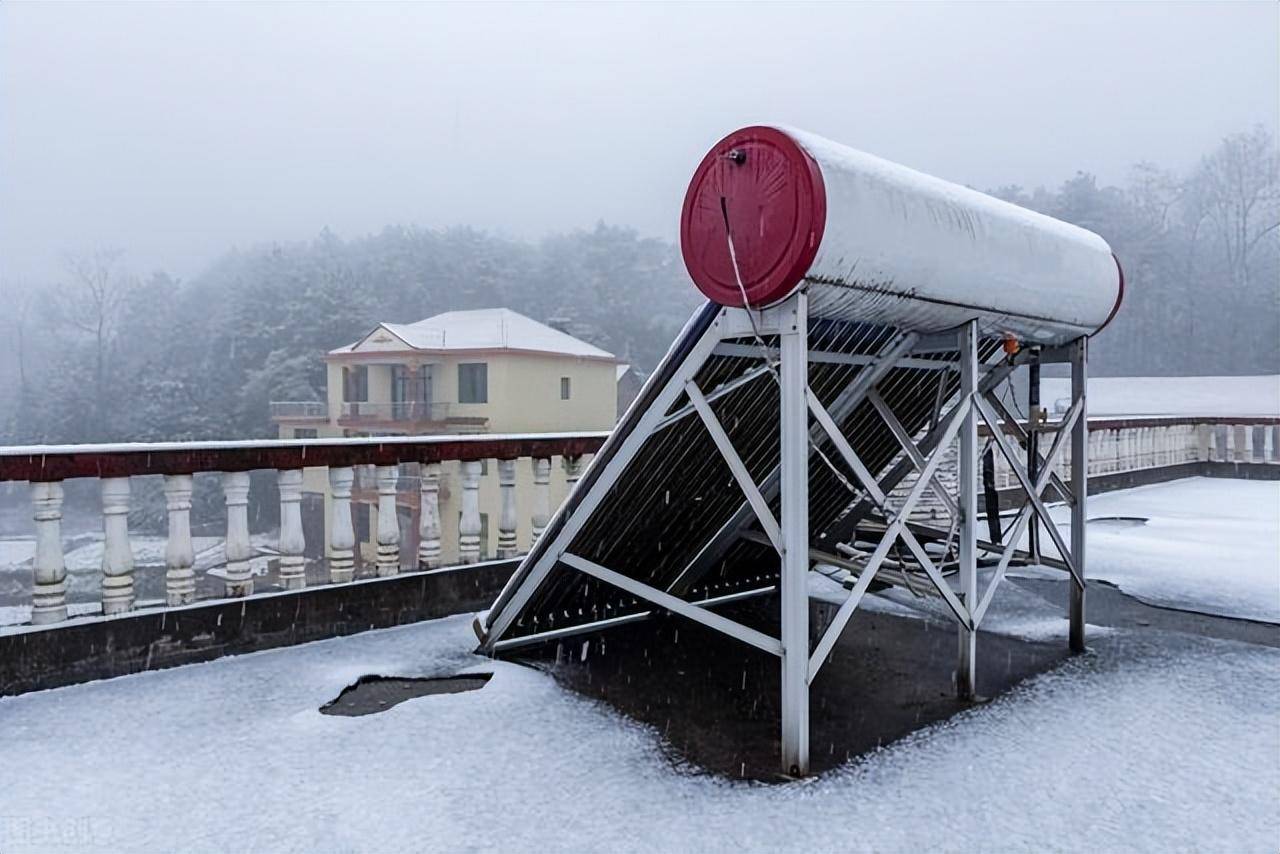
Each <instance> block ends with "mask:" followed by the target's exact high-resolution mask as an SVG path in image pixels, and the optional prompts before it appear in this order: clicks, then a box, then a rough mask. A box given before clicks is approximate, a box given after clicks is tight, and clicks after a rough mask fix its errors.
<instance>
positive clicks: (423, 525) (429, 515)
mask: <svg viewBox="0 0 1280 854" xmlns="http://www.w3.org/2000/svg"><path fill="white" fill-rule="evenodd" d="M419 471H420V474H419V484H418V491H419V502H418V504H419V506H418V566H420V567H423V568H424V569H435V568H436V567H438V566H439V565H440V464H439V463H422V465H421V467H420V469H419Z"/></svg>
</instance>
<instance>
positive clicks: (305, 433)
mask: <svg viewBox="0 0 1280 854" xmlns="http://www.w3.org/2000/svg"><path fill="white" fill-rule="evenodd" d="M293 438H295V439H318V438H320V431H319V430H317V429H316V428H314V427H294V428H293Z"/></svg>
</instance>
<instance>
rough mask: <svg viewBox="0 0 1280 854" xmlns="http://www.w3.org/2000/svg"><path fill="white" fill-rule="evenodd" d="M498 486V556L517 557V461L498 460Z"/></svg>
mask: <svg viewBox="0 0 1280 854" xmlns="http://www.w3.org/2000/svg"><path fill="white" fill-rule="evenodd" d="M498 488H499V490H500V491H501V493H502V495H501V499H502V510H501V512H500V513H499V515H498V557H499V558H511V557H515V556H516V554H517V552H518V548H517V546H516V461H515V460H498Z"/></svg>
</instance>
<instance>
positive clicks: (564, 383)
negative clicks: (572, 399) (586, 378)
mask: <svg viewBox="0 0 1280 854" xmlns="http://www.w3.org/2000/svg"><path fill="white" fill-rule="evenodd" d="M560 399H561V400H568V399H569V378H568V377H561V378H560Z"/></svg>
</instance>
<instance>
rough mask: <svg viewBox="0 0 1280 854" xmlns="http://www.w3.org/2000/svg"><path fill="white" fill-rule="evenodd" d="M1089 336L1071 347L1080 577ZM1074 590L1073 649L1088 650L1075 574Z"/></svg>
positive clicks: (1075, 543) (1074, 553)
mask: <svg viewBox="0 0 1280 854" xmlns="http://www.w3.org/2000/svg"><path fill="white" fill-rule="evenodd" d="M1088 384H1089V339H1088V338H1083V337H1082V338H1080V339H1078V340H1077V341H1076V342H1075V343H1074V344H1073V345H1072V347H1071V397H1072V403H1075V402H1076V401H1079V403H1080V414H1079V416H1078V417H1077V418H1076V423H1075V425H1074V426H1073V427H1072V428H1071V492H1072V494H1073V495H1074V497H1075V504H1074V505H1073V506H1072V508H1071V558H1072V560H1073V561H1074V563H1075V565H1076V569H1077V572H1078V574H1079V578H1080V581H1083V580H1084V579H1085V578H1086V577H1087V576H1086V571H1085V564H1086V561H1085V540H1086V537H1087V531H1086V524H1087V522H1088V513H1087V512H1086V505H1087V504H1088V503H1089V502H1088V499H1089V408H1088V405H1087V397H1086V392H1087V387H1088ZM1067 587H1068V588H1069V589H1070V591H1071V593H1070V595H1071V632H1070V634H1071V651H1072V652H1084V592H1085V587H1084V584H1082V583H1079V582H1078V581H1077V580H1076V578H1075V576H1073V577H1072V579H1071V582H1070V583H1069V584H1068V585H1067Z"/></svg>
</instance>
